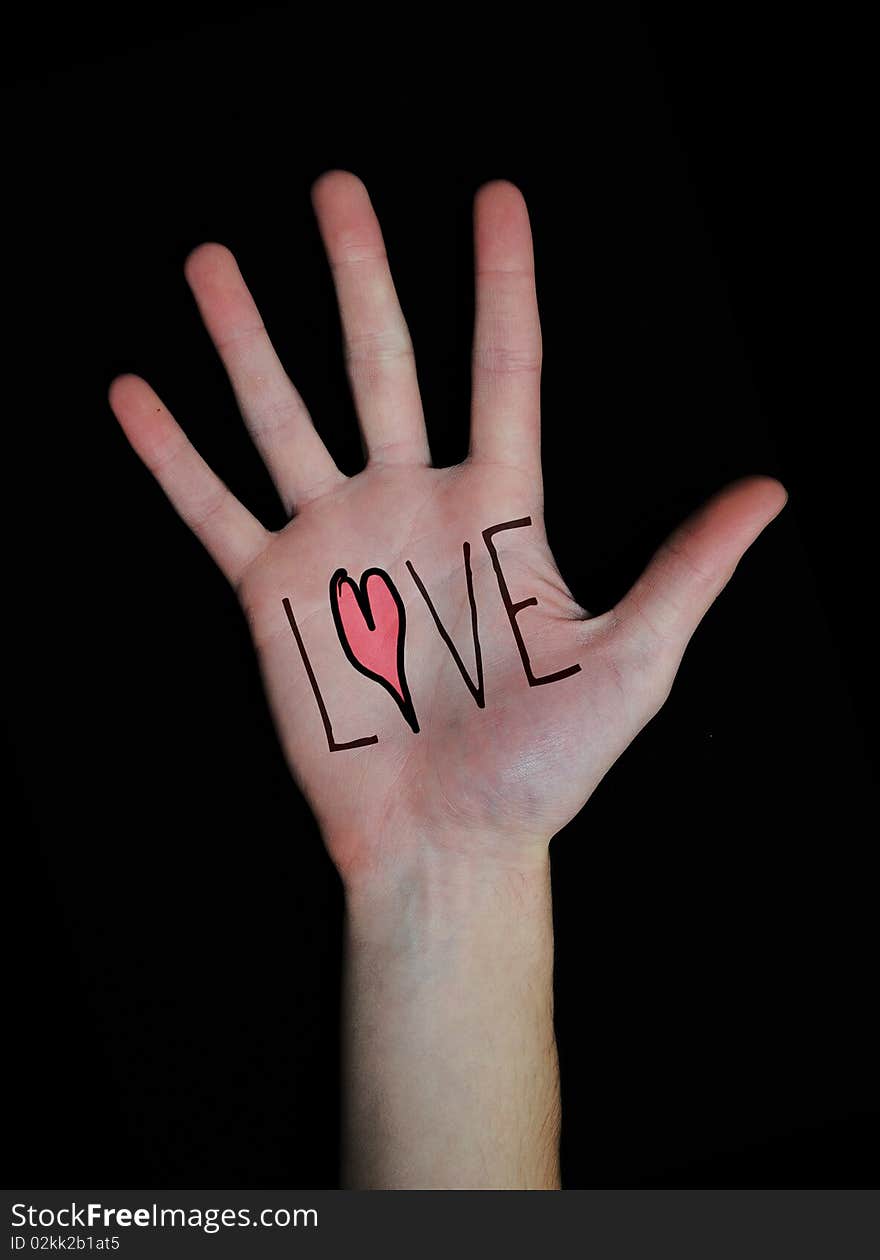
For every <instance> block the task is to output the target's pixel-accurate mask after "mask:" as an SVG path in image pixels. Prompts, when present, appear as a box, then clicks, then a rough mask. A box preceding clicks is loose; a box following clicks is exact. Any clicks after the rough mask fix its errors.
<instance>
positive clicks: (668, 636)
mask: <svg viewBox="0 0 880 1260" xmlns="http://www.w3.org/2000/svg"><path fill="white" fill-rule="evenodd" d="M787 501H788V494H787V492H786V490H785V488H784V486H782V485H781V483H780V482H778V481H776V480H775V479H774V478H773V477H744V478H742V479H741V480H739V481H734V482H732V483H731V484H730V485H728V486H725V488H724V489H723V490H720V491H719V492H718V493H717V494H715V495H713V496H712V498H711V499H709V500H708V501H707V502H706V503H704V504H703V506H702V507H701V508H699V509H698V510H697V511H696V512H694V514H693V515H692V516H689V517H688V518H687V520H686V521H684V522H683V524H681V525H679V526H678V528H677V529H676V530H674V531H673V533H672V534H670V536H669V537H668V538H667V539H666V541H665V542H664V543H663V544H662V546H661V547H660V548H659V549H658V550H657V551H656V552H655V554H654V556H653V557H652V558H651V560H650V562H649V564H648V567H647V568H646V569H645V571H644V573H643V574H642V576H641V577H640V578H639V579H638V580H637V581H636V582H635V584H634V585H633V587H632V588H631V589H630V591H629V592H628V594H627V595H625V596H624V598H623V599H622V600H621V601H620V603H619V604H618V605H617V607H616V608H615V610H614V612H615V621H616V623H617V628H618V631H619V632H621V633H623V634H624V635H626V636H627V637H628V636H629V635H630V634H632V635H634V637H635V639H636V641H637V642H640V641H644V642H645V643H646V644H647V645H648V646H650V647H654V648H656V646H657V643H658V640H659V643H660V645H661V646H666V647H668V648H669V649H670V651H671V652H672V653H673V655H674V657H675V659H680V657H681V655H682V653H683V652H684V649H685V647H686V646H687V643H688V640H689V639H690V637H691V635H692V634H693V633H694V631H695V630H696V628H697V626H698V625H699V624H700V622H701V621H702V619H703V617H704V616H705V614H706V612H707V611H708V609H709V608H710V607H711V605H712V602H713V601H714V600H715V599H716V598H717V596H718V595H719V594H720V593H721V591H722V590H723V589H724V587H725V586H726V585H727V583H728V582H729V581H730V578H731V577H732V576H733V571H734V569H735V568H736V566H737V564H738V563H739V561H740V560H741V559H742V556H743V555H744V553H745V552H746V550H747V549H748V548H749V547H750V546H751V545H752V543H753V542H754V541H755V539H756V538H757V537H758V535H759V534H760V533H761V531H762V530H763V529H764V528H765V527H766V526H767V525H769V523H770V522H771V521H772V520H773V518H774V517H775V516H777V515H778V513H779V512H781V511H782V509H783V507H784V506H785V504H786V502H787Z"/></svg>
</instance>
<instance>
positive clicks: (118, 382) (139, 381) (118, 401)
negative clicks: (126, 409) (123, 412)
mask: <svg viewBox="0 0 880 1260" xmlns="http://www.w3.org/2000/svg"><path fill="white" fill-rule="evenodd" d="M144 383H145V382H144V380H143V378H142V377H140V376H137V375H136V374H135V373H134V372H121V373H120V374H119V375H118V376H114V377H113V379H112V380H111V382H110V384H109V385H108V386H107V401H108V402H109V404H110V406H111V407H112V409H113V410H114V411H116V410H117V409H118V408H120V407H123V406H124V405H125V402H126V400H127V399H130V398H131V396H132V393H133V391H135V390H138V389H140V388H141V387H142V386H143V385H144Z"/></svg>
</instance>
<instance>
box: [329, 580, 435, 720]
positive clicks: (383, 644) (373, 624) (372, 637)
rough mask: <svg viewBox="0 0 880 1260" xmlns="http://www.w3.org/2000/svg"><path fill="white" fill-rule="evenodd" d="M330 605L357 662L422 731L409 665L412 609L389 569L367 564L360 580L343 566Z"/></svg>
mask: <svg viewBox="0 0 880 1260" xmlns="http://www.w3.org/2000/svg"><path fill="white" fill-rule="evenodd" d="M330 607H331V609H332V611H333V620H334V622H335V624H336V633H337V634H338V635H339V642H340V643H341V644H342V650H343V651H344V652H345V655H346V656H347V657H348V659H349V661H350V662H351V664H352V665H353V666H354V667H355V669H356V670H358V672H359V673H361V674H364V675H365V676H366V677H367V678H372V679H373V680H374V681H375V682H377V683H379V684H380V685H381V686H382V687H384V688H385V690H386V691H387V692H388V693H389V694H390V695H391V696H392V697H393V698H394V700H395V701H396V702H397V705H398V706H399V708H400V711H401V712H402V713H403V716H404V717H405V718H406V720H407V722H408V723H409V724H410V726H411V727H412V729H413V730H414V731H415V732H418V729H419V723H418V720H417V718H416V714H415V709H414V708H413V703H412V699H411V697H410V693H409V687H408V685H407V681H406V672H405V669H404V643H405V639H406V610H405V608H404V606H403V600H402V599H401V598H400V592H399V591H398V590H397V587H396V586H395V585H394V583H393V582H392V581H391V578H390V577H389V576H388V574H387V573H386V572H385V571H384V570H383V569H366V570H365V571H364V572H363V573H362V574H361V580H360V583H357V582H355V580H354V578H351V577H349V576H348V572H347V571H346V570H345V569H337V570H336V572H335V573H334V574H333V577H332V578H331V579H330Z"/></svg>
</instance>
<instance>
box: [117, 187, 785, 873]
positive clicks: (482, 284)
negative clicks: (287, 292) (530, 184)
mask: <svg viewBox="0 0 880 1260" xmlns="http://www.w3.org/2000/svg"><path fill="white" fill-rule="evenodd" d="M312 195H313V203H314V207H315V212H316V214H317V218H318V224H319V227H320V230H321V234H322V237H323V240H324V243H325V246H326V248H327V252H328V256H329V259H330V263H331V266H332V268H333V275H334V282H335V285H336V289H337V294H338V298H339V304H340V311H341V316H342V323H343V331H344V338H345V344H346V360H347V368H348V373H349V378H350V381H351V386H352V390H353V394H354V401H355V405H356V408H357V412H358V416H359V421H360V425H361V430H362V434H363V438H364V443H365V446H366V450H367V455H368V458H367V463H366V467H365V468H364V469H363V470H362V471H361V472H359V473H357V474H356V475H355V476H352V477H346V476H344V475H343V474H342V473H341V472H340V471H339V469H338V468H337V467H336V465H335V464H334V462H333V460H332V458H331V456H330V454H329V453H328V451H327V449H326V448H325V446H324V445H323V443H322V441H321V439H320V437H319V436H318V434H317V432H316V430H315V428H314V427H313V425H312V422H311V420H310V418H309V416H308V413H307V411H306V409H305V406H304V404H303V402H302V400H301V399H300V397H299V395H298V394H297V392H296V390H295V388H294V386H293V385H292V384H291V383H290V381H289V380H288V378H287V376H286V375H285V373H284V370H283V368H282V367H281V365H280V363H279V362H278V359H277V357H276V355H275V353H274V351H273V349H272V347H271V344H270V342H269V339H268V337H267V334H266V331H265V329H264V328H263V326H262V323H261V320H260V317H259V314H258V311H257V308H256V306H255V304H254V302H253V300H252V298H251V296H250V294H249V292H248V290H247V288H246V287H245V283H244V281H243V279H242V277H241V275H240V273H239V270H238V267H237V265H236V262H235V260H234V258H233V257H232V255H231V254H230V252H229V251H228V250H227V249H225V248H224V247H223V246H221V245H216V244H205V245H202V246H200V247H199V248H198V249H196V250H195V251H194V252H193V253H192V254H191V255H190V256H189V258H188V259H187V261H186V265H185V272H186V278H187V280H188V282H189V285H190V287H191V289H192V291H193V294H194V296H195V299H196V301H197V303H198V305H199V308H200V310H201V313H202V316H203V319H204V321H205V324H206V326H207V328H208V331H209V333H210V335H211V337H212V339H213V341H214V343H215V345H216V346H217V349H218V351H219V353H220V355H221V357H222V360H223V362H224V364H225V366H226V369H227V371H228V374H229V377H230V381H231V383H232V386H233V388H234V390H235V394H236V397H237V399H238V401H239V404H240V407H241V410H242V414H243V416H244V418H245V421H246V423H247V425H248V428H249V430H250V432H251V435H252V437H253V439H254V441H255V442H256V444H257V447H258V449H259V450H260V452H261V454H262V456H263V458H264V459H265V461H266V464H267V466H268V468H269V471H270V473H271V474H272V477H273V479H274V481H275V484H276V486H277V488H278V491H279V494H280V496H281V498H282V500H283V502H284V504H285V506H286V508H287V509H288V510H289V511H290V513H291V514H292V519H291V520H290V521H289V523H288V524H287V525H286V526H285V527H284V528H283V529H282V530H280V531H278V532H275V533H273V532H269V531H267V530H265V529H264V528H263V526H262V525H261V524H259V522H258V521H256V520H255V519H254V517H253V516H252V515H251V514H250V513H249V512H248V511H247V510H246V508H245V507H243V506H242V504H240V503H239V502H238V501H237V500H236V499H235V498H234V497H233V496H232V495H231V494H230V492H229V491H228V490H227V489H226V488H225V487H224V486H223V485H222V483H221V482H220V481H219V480H218V478H217V477H216V476H215V475H214V474H213V473H212V472H211V471H210V469H209V468H208V466H207V465H206V464H205V463H204V462H203V460H202V459H201V457H200V456H199V455H198V454H197V453H196V451H195V450H194V449H193V447H192V446H191V445H190V443H189V442H188V440H187V439H186V437H185V436H184V434H183V432H182V431H181V429H180V428H179V427H178V425H177V424H176V422H175V421H174V419H173V418H172V417H171V415H170V414H169V412H168V410H167V408H166V407H165V406H164V405H163V403H162V402H161V401H160V400H159V398H158V397H157V396H156V394H155V393H154V391H153V390H152V389H151V388H150V386H149V385H148V384H147V383H146V381H144V380H143V379H141V378H140V377H137V376H133V375H124V376H120V377H117V378H116V379H115V380H114V381H113V382H112V384H111V387H110V393H109V399H110V404H111V407H112V409H113V411H114V413H115V414H116V416H117V418H118V420H119V422H120V424H121V425H122V427H123V429H124V431H125V433H126V434H127V436H128V438H129V440H130V442H131V444H132V446H133V447H134V449H135V450H136V451H137V453H138V454H139V455H140V457H141V458H142V460H143V461H144V463H145V464H146V465H147V467H148V468H150V469H151V471H152V472H153V474H154V475H155V476H156V478H157V480H158V481H159V483H160V484H161V486H162V488H163V489H164V491H165V493H166V494H167V495H168V497H169V499H170V500H171V502H172V503H173V505H174V506H175V508H176V509H177V511H178V512H179V513H180V515H181V517H182V518H183V520H184V521H185V522H186V523H187V524H188V525H189V526H190V528H191V529H192V530H193V531H194V533H195V534H196V535H197V536H198V537H199V538H200V539H201V541H202V542H203V543H204V545H205V547H206V548H207V549H208V551H209V552H210V554H211V555H212V556H213V558H214V559H215V561H216V562H217V564H218V565H219V566H220V568H221V569H222V571H223V572H224V574H225V575H226V577H227V578H228V579H229V581H230V582H231V583H232V584H233V586H234V588H235V590H236V592H237V594H238V596H239V598H240V601H241V604H242V607H243V609H244V612H245V614H246V616H247V618H248V621H249V624H250V628H251V631H252V633H253V638H254V643H255V646H256V649H257V653H258V656H259V661H260V667H261V671H262V676H263V678H264V681H265V685H266V691H267V695H268V698H269V702H270V706H271V709H272V713H273V716H274V720H275V723H276V725H277V729H278V732H279V736H280V738H281V742H282V745H283V748H284V752H285V755H286V757H287V760H288V763H289V765H290V767H291V769H292V771H293V773H294V775H295V777H296V779H297V781H298V783H299V784H300V786H301V788H302V790H303V791H304V793H305V795H306V797H307V799H308V800H309V802H310V804H311V806H312V808H313V809H314V812H315V814H316V816H317V819H318V821H319V824H320V826H321V828H322V832H323V835H324V837H325V840H326V843H327V845H328V849H329V852H330V854H331V857H332V858H333V860H334V861H335V863H336V865H337V867H338V869H339V871H340V873H341V875H342V877H343V879H344V880H345V881H346V882H350V881H353V880H356V879H357V878H358V877H359V876H361V875H373V874H378V875H380V876H381V874H382V873H383V872H385V871H388V870H390V869H397V870H401V869H404V868H405V867H406V866H407V865H408V864H409V863H410V862H412V861H413V860H415V857H416V853H417V851H421V852H429V853H430V855H431V857H432V858H434V859H436V860H438V861H441V862H442V861H443V859H444V856H445V855H446V854H449V853H454V854H456V855H457V856H458V857H464V858H466V859H467V858H469V857H471V856H479V858H480V860H481V861H482V860H484V859H487V860H489V861H490V862H496V861H497V862H499V863H502V864H511V865H513V866H516V865H517V864H520V863H523V862H528V861H529V860H530V858H531V857H532V855H535V854H538V853H540V852H541V850H543V851H544V854H545V855H546V846H547V842H548V841H549V839H550V837H551V836H552V835H553V834H554V833H555V832H557V831H558V830H559V829H560V828H561V827H562V826H563V825H564V824H565V823H567V822H568V821H569V820H570V819H571V818H572V817H573V816H574V815H575V814H576V813H577V811H578V810H579V809H580V808H581V807H582V805H583V804H584V803H585V801H586V800H587V799H588V797H589V796H590V794H591V793H592V791H593V789H594V788H595V786H596V784H597V783H598V782H599V780H600V779H601V778H602V776H603V775H604V774H605V772H606V771H607V769H608V768H609V766H610V765H611V764H612V763H613V762H614V761H615V759H616V758H617V757H618V756H619V755H620V753H621V752H623V750H624V749H625V748H626V747H627V745H628V744H629V743H630V741H631V740H632V739H633V738H634V736H635V735H636V734H637V733H638V731H639V730H640V729H641V728H642V727H643V726H644V725H645V724H646V723H647V722H648V721H649V719H650V718H651V717H652V716H653V715H654V714H655V713H656V712H657V710H658V709H659V708H660V706H661V705H662V703H663V701H664V700H665V698H666V696H667V695H668V692H669V689H670V687H671V684H672V681H673V679H674V676H675V673H676V670H677V668H678V665H679V662H680V660H681V656H682V653H683V651H684V649H685V647H686V645H687V642H688V640H689V638H690V636H691V635H692V633H693V631H694V630H695V628H696V626H697V625H698V623H699V621H700V620H701V618H702V616H703V615H704V613H705V612H706V610H707V609H708V607H709V606H710V604H711V603H712V601H713V600H714V599H715V597H716V596H717V595H718V593H719V592H720V591H721V589H722V588H723V586H724V585H725V583H726V582H727V580H728V579H729V578H730V576H731V574H732V572H733V570H734V568H735V566H736V564H737V562H738V561H739V559H740V558H741V556H742V554H743V552H744V551H745V550H746V548H747V547H748V546H749V545H750V544H751V543H752V542H753V541H754V539H755V538H756V537H757V535H758V534H759V533H760V532H761V530H762V529H763V528H764V527H765V526H766V525H767V524H768V523H769V521H770V520H772V519H773V517H774V516H775V515H776V514H777V513H778V512H779V511H780V509H781V508H782V506H783V505H784V502H785V499H786V495H785V491H784V489H783V488H782V486H781V485H780V484H779V483H778V482H777V481H774V480H772V479H770V478H766V477H753V478H748V479H746V480H743V481H740V482H737V483H734V484H733V485H732V486H729V487H727V488H726V489H725V490H723V491H722V492H721V493H720V494H719V495H717V496H715V497H714V498H713V499H712V500H710V502H709V503H708V504H706V505H705V506H704V507H703V508H702V509H701V510H700V511H699V512H698V513H696V514H695V515H694V516H693V517H692V518H690V519H689V520H688V521H687V522H686V523H685V524H684V525H682V526H681V527H680V528H679V529H678V530H677V531H676V532H675V533H674V534H673V535H672V536H671V537H670V538H669V539H668V540H667V541H666V542H665V543H664V544H663V545H662V546H661V547H660V549H659V550H658V552H657V553H656V555H655V556H654V558H653V559H652V561H651V563H650V564H649V566H648V568H647V569H646V571H645V573H644V574H643V575H642V577H641V578H640V579H639V580H638V581H637V582H636V583H635V585H634V586H633V588H632V589H631V590H630V591H629V593H628V594H627V595H626V596H625V597H624V598H623V599H622V600H621V601H620V602H619V603H618V604H617V606H616V607H614V608H613V609H610V610H608V611H606V612H604V613H602V614H601V615H598V616H590V615H589V614H588V613H587V612H586V611H585V610H584V609H583V608H582V607H581V606H580V605H579V604H578V603H577V602H576V601H575V600H574V598H573V597H572V595H571V593H570V591H569V590H568V588H567V586H566V584H565V582H564V580H563V578H562V577H561V575H560V573H559V571H558V569H557V566H556V564H555V562H554V559H553V556H552V554H551V552H550V550H549V548H548V545H547V539H546V536H545V532H544V525H543V517H542V503H543V494H542V482H541V468H540V439H539V423H540V365H541V332H540V326H539V318H538V307H537V300H536V293H535V278H534V266H533V257H532V245H531V235H530V229H529V221H528V215H527V211H526V207H525V203H524V200H523V198H522V195H521V194H520V193H519V191H518V190H517V189H516V188H515V187H514V186H512V185H511V184H508V183H506V182H504V181H495V182H492V183H489V184H486V185H484V186H483V187H482V188H481V189H480V190H479V192H478V194H477V197H476V201H475V257H476V272H477V275H476V286H477V289H476V292H477V303H476V328H475V340H474V353H473V401H472V417H471V443H470V451H469V454H468V457H467V459H466V460H465V461H464V462H463V463H462V464H460V465H457V466H455V467H452V468H434V467H432V466H431V463H430V454H429V448H428V440H427V435H426V431H425V425H424V419H423V413H422V406H421V402H420V398H419V390H418V384H417V379H416V368H415V362H414V358H413V354H412V346H411V343H410V338H409V335H408V332H407V329H406V325H405V322H404V318H403V315H402V313H401V311H400V307H399V305H398V302H397V299H396V295H395V291H394V287H393V283H392V279H391V275H390V272H389V269H388V264H387V261H386V258H385V254H384V246H383V241H382V236H381V232H380V228H379V225H378V223H377V221H376V218H375V215H374V213H373V211H372V208H371V206H370V202H369V198H368V195H367V192H366V190H365V188H364V186H363V184H362V183H361V182H360V180H358V179H357V178H356V177H355V176H353V175H351V174H349V173H347V172H342V171H331V172H328V173H327V174H325V175H323V176H322V177H321V178H320V179H319V180H318V181H317V182H316V183H315V185H314V186H313V192H312ZM550 440H551V441H552V440H554V439H553V434H552V431H551V439H550ZM526 522H528V523H526ZM498 526H505V528H502V529H497V528H496V527H498ZM493 531H494V532H493ZM371 569H378V570H380V571H381V573H379V574H377V575H374V576H373V577H371V578H368V580H367V582H366V584H364V583H362V582H361V576H362V574H364V573H365V572H366V571H367V570H371ZM341 570H345V571H346V572H347V574H348V575H349V577H350V579H352V580H353V581H349V580H346V579H345V578H344V577H343V576H342V575H341V573H340V571H341ZM469 573H470V576H471V578H472V589H471V583H470V582H469ZM383 575H387V578H388V579H390V585H389V584H388V583H387V582H386V577H385V576H383ZM331 579H333V580H332V582H331ZM358 583H360V584H361V586H360V603H359V601H358V595H357V591H356V584H358ZM395 591H396V593H397V595H396V596H395ZM334 604H335V605H336V611H335V612H334V607H333V605H334ZM401 609H403V610H404V612H403V613H402V612H401ZM371 617H374V619H375V620H374V624H375V626H376V628H375V630H371V629H370V619H371ZM404 620H405V630H404V628H403V623H404ZM438 623H439V624H438ZM475 630H476V633H475ZM344 641H345V642H346V643H347V645H348V651H347V652H346V650H344V646H343V643H344ZM355 662H357V663H358V664H357V665H356V664H355ZM358 666H359V667H358ZM365 670H368V671H370V672H369V673H365V672H364V671H365ZM370 675H372V676H370ZM377 676H378V677H379V679H381V681H377ZM554 676H557V677H554ZM416 728H417V729H416ZM340 745H341V746H342V747H340ZM345 745H354V746H350V747H345Z"/></svg>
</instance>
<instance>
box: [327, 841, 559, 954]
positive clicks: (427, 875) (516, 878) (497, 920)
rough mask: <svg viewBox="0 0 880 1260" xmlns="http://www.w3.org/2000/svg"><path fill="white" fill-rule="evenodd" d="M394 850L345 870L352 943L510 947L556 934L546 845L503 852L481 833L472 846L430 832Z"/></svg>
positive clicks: (401, 949)
mask: <svg viewBox="0 0 880 1260" xmlns="http://www.w3.org/2000/svg"><path fill="white" fill-rule="evenodd" d="M393 852H394V854H395V857H394V860H393V861H386V862H384V863H382V864H381V865H379V866H370V867H369V868H367V867H365V866H363V865H358V866H357V867H356V868H355V869H353V870H349V871H348V872H347V873H346V874H344V875H343V885H344V888H345V900H346V910H347V918H348V934H349V939H350V941H352V942H354V943H357V942H359V943H362V944H371V945H374V946H377V947H380V948H381V949H382V950H383V951H389V952H391V953H394V954H399V953H424V952H430V951H433V950H435V949H438V948H439V949H445V950H449V949H453V948H454V949H455V951H456V952H457V951H459V950H463V949H467V950H471V951H478V950H481V949H483V948H488V949H493V950H499V949H500V950H502V952H504V951H510V950H517V949H521V948H522V942H523V941H526V942H528V941H531V940H533V939H534V938H535V937H536V936H540V937H544V936H545V935H546V933H547V932H548V931H549V922H550V907H551V903H550V856H549V851H548V848H547V845H546V844H543V845H534V844H529V845H525V846H519V845H516V844H511V845H510V846H509V852H507V853H505V854H500V853H498V852H497V851H496V850H495V849H494V847H493V846H481V845H480V844H479V838H478V837H468V844H467V846H465V844H464V843H461V844H450V843H448V838H444V843H442V844H438V843H436V837H428V836H426V837H424V838H423V839H422V840H420V841H418V842H408V843H407V844H405V845H401V846H395V847H394V849H393Z"/></svg>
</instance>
